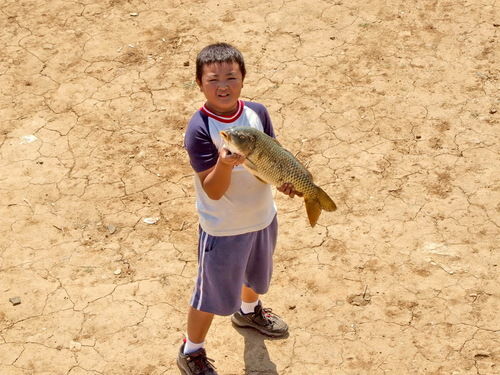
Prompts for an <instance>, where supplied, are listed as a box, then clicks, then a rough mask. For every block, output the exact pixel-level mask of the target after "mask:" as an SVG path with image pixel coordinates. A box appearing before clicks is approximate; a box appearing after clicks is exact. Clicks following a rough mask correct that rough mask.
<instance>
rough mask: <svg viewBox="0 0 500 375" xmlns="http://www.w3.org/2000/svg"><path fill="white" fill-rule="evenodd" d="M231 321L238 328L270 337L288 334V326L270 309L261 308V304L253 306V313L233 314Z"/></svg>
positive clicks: (239, 312)
mask: <svg viewBox="0 0 500 375" xmlns="http://www.w3.org/2000/svg"><path fill="white" fill-rule="evenodd" d="M231 321H232V322H233V323H234V324H236V325H237V326H238V327H251V328H255V329H256V330H257V331H259V332H260V333H263V334H264V335H267V336H271V337H283V336H285V335H286V334H287V333H288V325H287V324H286V323H285V322H284V321H283V320H282V319H281V318H280V317H279V316H278V315H276V314H275V313H273V312H272V310H271V309H264V308H262V303H261V302H260V301H259V304H258V305H257V306H255V310H254V312H253V313H249V314H243V313H242V312H241V310H240V311H238V312H235V313H234V314H233V316H232V317H231Z"/></svg>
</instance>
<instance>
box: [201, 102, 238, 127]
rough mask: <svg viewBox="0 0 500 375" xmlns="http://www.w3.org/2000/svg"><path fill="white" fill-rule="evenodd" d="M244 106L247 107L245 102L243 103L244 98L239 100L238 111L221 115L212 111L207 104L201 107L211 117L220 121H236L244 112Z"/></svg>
mask: <svg viewBox="0 0 500 375" xmlns="http://www.w3.org/2000/svg"><path fill="white" fill-rule="evenodd" d="M243 107H245V103H243V101H242V100H238V110H237V111H236V113H235V114H234V115H232V116H220V115H216V114H215V113H213V112H211V111H210V110H209V109H208V108H207V106H206V105H203V107H201V108H200V111H202V112H203V113H204V114H206V115H207V116H209V117H212V118H213V119H215V120H217V121H220V122H225V123H229V122H234V121H236V120H238V118H239V117H240V116H241V114H242V113H243Z"/></svg>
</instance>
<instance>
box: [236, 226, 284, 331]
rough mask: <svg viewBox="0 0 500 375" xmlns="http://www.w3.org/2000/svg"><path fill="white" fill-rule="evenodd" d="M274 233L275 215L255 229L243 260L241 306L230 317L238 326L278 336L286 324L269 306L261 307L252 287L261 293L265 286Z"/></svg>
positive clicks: (267, 278)
mask: <svg viewBox="0 0 500 375" xmlns="http://www.w3.org/2000/svg"><path fill="white" fill-rule="evenodd" d="M276 235H277V221H276V218H275V219H274V220H273V222H272V223H271V225H269V227H267V228H265V229H263V230H261V231H259V232H256V241H255V243H254V245H253V248H252V252H251V256H250V258H249V260H248V262H247V268H246V282H245V284H246V285H245V284H243V287H242V289H241V300H242V303H241V308H240V311H237V312H236V313H234V314H233V316H232V317H231V320H232V322H233V323H234V324H236V325H237V326H239V327H251V328H255V329H256V330H258V331H259V332H261V333H263V334H265V335H268V336H273V337H282V336H285V335H286V334H287V332H288V326H287V324H286V323H285V322H284V321H283V320H282V319H281V318H280V317H279V316H278V315H276V314H274V313H273V312H272V311H271V309H266V308H263V307H262V303H261V302H260V300H259V294H258V293H257V292H256V291H255V290H257V291H261V292H262V293H265V292H266V291H267V289H268V287H269V283H270V281H271V274H272V264H273V263H272V255H273V252H274V247H275V245H276ZM247 285H250V286H251V287H248V286H247Z"/></svg>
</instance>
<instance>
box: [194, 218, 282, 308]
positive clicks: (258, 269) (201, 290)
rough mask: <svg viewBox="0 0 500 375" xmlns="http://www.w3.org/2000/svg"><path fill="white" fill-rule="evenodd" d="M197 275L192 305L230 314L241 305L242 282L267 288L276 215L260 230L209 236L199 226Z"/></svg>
mask: <svg viewBox="0 0 500 375" xmlns="http://www.w3.org/2000/svg"><path fill="white" fill-rule="evenodd" d="M199 234H200V237H199V241H198V277H197V279H196V284H195V287H194V291H193V295H192V297H191V302H190V304H191V306H192V307H194V308H195V309H197V310H201V311H205V312H210V313H213V314H216V315H230V314H232V313H234V312H236V311H238V309H239V308H240V306H241V288H242V286H243V284H244V285H246V286H248V287H250V288H252V289H253V290H254V291H255V292H256V293H258V294H264V293H266V292H267V290H268V289H269V284H270V282H271V276H272V273H273V259H272V258H273V253H274V248H275V247H276V239H277V236H278V221H277V219H276V216H275V217H274V219H273V221H272V223H271V224H270V225H269V226H268V227H266V228H264V229H262V230H259V231H256V232H250V233H244V234H239V235H236V236H217V237H215V236H211V235H209V234H207V233H206V232H204V231H203V229H201V228H200V231H199Z"/></svg>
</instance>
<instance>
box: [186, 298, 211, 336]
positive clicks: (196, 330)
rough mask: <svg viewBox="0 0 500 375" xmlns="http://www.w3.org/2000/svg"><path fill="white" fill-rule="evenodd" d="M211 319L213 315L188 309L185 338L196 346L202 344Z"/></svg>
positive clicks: (191, 308)
mask: <svg viewBox="0 0 500 375" xmlns="http://www.w3.org/2000/svg"><path fill="white" fill-rule="evenodd" d="M213 318H214V314H211V313H208V312H205V311H200V310H196V309H195V308H193V307H190V308H189V312H188V321H187V335H188V337H187V338H188V339H189V340H190V341H191V342H194V343H197V344H201V343H203V342H204V341H205V337H206V336H207V333H208V330H209V328H210V325H211V324H212V320H213Z"/></svg>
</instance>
